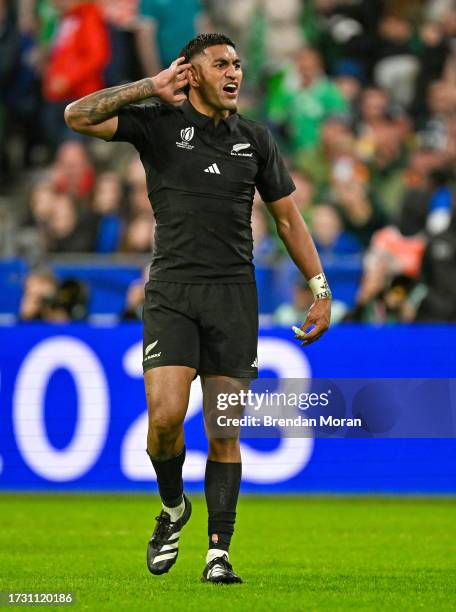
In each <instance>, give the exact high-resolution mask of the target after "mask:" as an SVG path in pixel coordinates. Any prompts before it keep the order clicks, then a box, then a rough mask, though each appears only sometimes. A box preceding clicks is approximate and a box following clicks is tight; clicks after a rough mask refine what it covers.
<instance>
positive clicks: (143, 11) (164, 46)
mask: <svg viewBox="0 0 456 612" xmlns="http://www.w3.org/2000/svg"><path fill="white" fill-rule="evenodd" d="M176 8H177V7H176V3H175V2H173V0H140V4H139V26H138V33H137V37H138V53H139V57H140V60H141V64H142V69H143V73H144V75H145V76H152V75H154V74H157V72H159V71H160V70H161V69H162V68H164V67H166V66H169V64H171V62H172V61H174V60H175V59H176V58H177V57H178V55H179V52H180V50H181V49H182V47H183V46H184V45H185V44H186V42H187V41H189V40H191V39H192V38H193V37H194V36H196V34H197V32H198V31H199V29H200V28H199V24H198V20H199V19H201V17H202V15H201V13H202V7H201V3H200V0H179V5H178V10H176Z"/></svg>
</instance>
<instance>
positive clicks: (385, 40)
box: [374, 15, 419, 107]
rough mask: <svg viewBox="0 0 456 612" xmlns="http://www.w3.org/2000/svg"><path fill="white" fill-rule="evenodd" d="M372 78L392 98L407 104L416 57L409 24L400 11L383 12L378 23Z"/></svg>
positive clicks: (416, 67)
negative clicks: (390, 13)
mask: <svg viewBox="0 0 456 612" xmlns="http://www.w3.org/2000/svg"><path fill="white" fill-rule="evenodd" d="M378 31H379V36H378V40H377V44H376V59H377V61H376V64H375V69H374V76H375V82H376V83H377V85H378V86H379V87H381V88H382V89H384V90H385V91H386V92H387V93H388V94H389V96H390V97H391V99H392V100H394V101H395V102H397V103H398V104H400V105H401V106H403V107H408V106H409V105H410V103H411V102H412V100H413V94H414V88H415V79H416V75H417V73H418V68H419V63H418V59H417V58H416V57H415V55H414V54H413V46H412V25H411V23H410V22H409V21H408V20H407V19H406V18H404V17H401V16H399V15H386V16H385V17H383V19H381V21H380V23H379V27H378Z"/></svg>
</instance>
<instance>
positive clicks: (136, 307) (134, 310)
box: [120, 279, 145, 321]
mask: <svg viewBox="0 0 456 612" xmlns="http://www.w3.org/2000/svg"><path fill="white" fill-rule="evenodd" d="M144 300H145V295H144V280H143V279H141V280H137V281H133V282H132V283H131V285H130V286H129V287H128V291H127V299H126V304H125V310H124V311H123V313H122V315H121V317H120V318H121V321H141V320H142V311H143V306H144Z"/></svg>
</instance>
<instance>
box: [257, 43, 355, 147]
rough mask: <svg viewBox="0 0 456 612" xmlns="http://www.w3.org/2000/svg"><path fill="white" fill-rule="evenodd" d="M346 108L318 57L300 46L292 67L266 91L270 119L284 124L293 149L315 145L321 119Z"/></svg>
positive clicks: (345, 103) (317, 139) (342, 98)
mask: <svg viewBox="0 0 456 612" xmlns="http://www.w3.org/2000/svg"><path fill="white" fill-rule="evenodd" d="M347 110H348V105H347V102H346V100H345V98H344V97H343V95H342V93H341V92H340V91H339V89H338V88H337V85H335V84H334V83H333V82H332V81H331V80H330V79H329V78H328V77H327V76H326V75H325V73H324V70H323V64H322V60H321V56H320V54H319V53H318V52H317V51H316V50H315V49H302V50H301V51H300V52H299V53H298V54H297V55H296V57H295V62H294V66H292V67H291V70H288V72H286V73H284V74H283V75H282V76H281V78H280V79H279V81H278V83H277V84H276V86H275V90H271V91H270V92H269V99H268V114H269V118H270V120H271V121H272V122H273V123H275V124H276V125H281V126H283V127H284V129H285V130H286V133H287V134H288V136H289V138H290V144H291V148H292V151H294V152H299V151H307V150H309V149H312V148H313V147H315V146H316V145H317V144H318V142H319V139H320V128H321V125H322V123H323V122H324V120H325V119H326V118H327V117H328V116H330V115H333V114H335V113H344V112H346V111H347Z"/></svg>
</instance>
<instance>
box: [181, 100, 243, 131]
mask: <svg viewBox="0 0 456 612" xmlns="http://www.w3.org/2000/svg"><path fill="white" fill-rule="evenodd" d="M179 108H180V110H181V111H182V113H183V114H184V116H185V117H186V118H187V119H188V120H189V121H191V122H192V123H194V124H195V125H196V126H198V127H199V128H202V129H205V128H207V127H208V126H209V125H210V124H212V125H213V122H212V119H211V117H208V116H207V115H203V114H202V113H200V112H199V111H197V110H196V108H195V107H194V106H192V105H191V104H190V102H189V101H188V100H186V101H185V102H184V103H183V104H182V105H181V106H180V107H179ZM238 119H239V115H238V114H237V113H236V112H234V113H231V114H230V115H228V117H227V118H226V119H220V123H222V124H223V125H225V126H226V128H227V130H228V131H229V132H233V131H234V130H235V129H236V126H237V123H238Z"/></svg>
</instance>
